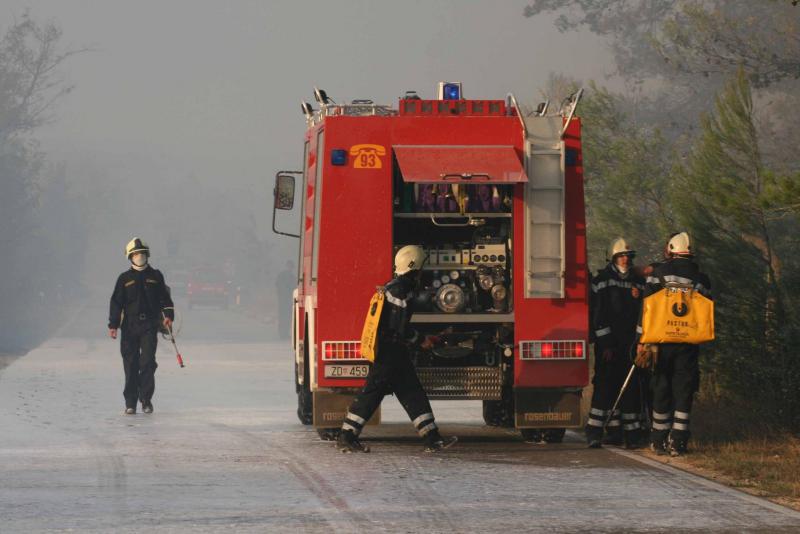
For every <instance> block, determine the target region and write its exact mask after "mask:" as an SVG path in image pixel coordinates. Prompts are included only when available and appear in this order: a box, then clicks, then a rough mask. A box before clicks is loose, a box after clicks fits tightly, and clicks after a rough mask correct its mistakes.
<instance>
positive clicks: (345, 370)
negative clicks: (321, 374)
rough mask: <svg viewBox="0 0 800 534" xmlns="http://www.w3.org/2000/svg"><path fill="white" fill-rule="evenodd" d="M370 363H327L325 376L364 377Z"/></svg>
mask: <svg viewBox="0 0 800 534" xmlns="http://www.w3.org/2000/svg"><path fill="white" fill-rule="evenodd" d="M367 373H369V365H366V364H362V365H326V366H325V378H364V377H366V376H367Z"/></svg>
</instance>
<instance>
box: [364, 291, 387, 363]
mask: <svg viewBox="0 0 800 534" xmlns="http://www.w3.org/2000/svg"><path fill="white" fill-rule="evenodd" d="M383 301H384V296H383V288H382V287H379V288H378V290H377V291H375V294H374V295H373V296H372V299H370V301H369V309H368V310H367V318H366V319H365V320H364V329H363V330H362V331H361V357H362V358H366V359H367V360H369V361H371V362H374V361H375V352H376V351H377V346H376V345H377V343H378V324H379V323H380V322H381V312H382V311H383Z"/></svg>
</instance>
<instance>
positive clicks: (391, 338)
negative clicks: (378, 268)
mask: <svg viewBox="0 0 800 534" xmlns="http://www.w3.org/2000/svg"><path fill="white" fill-rule="evenodd" d="M411 276H414V275H413V274H411V275H410V276H408V275H406V276H398V277H396V278H393V279H392V280H391V281H389V282H388V283H387V284H386V285H385V286H384V299H385V300H384V303H383V311H382V312H381V319H380V322H379V323H378V340H379V343H380V342H384V343H385V342H388V343H395V344H397V343H400V344H405V345H410V344H413V343H416V342H417V341H418V339H419V335H418V333H417V331H416V330H414V329H413V328H412V327H411V325H410V323H411V315H413V313H414V310H413V301H414V288H415V286H416V283H415V282H414V279H413V278H412V277H411ZM379 346H380V345H379Z"/></svg>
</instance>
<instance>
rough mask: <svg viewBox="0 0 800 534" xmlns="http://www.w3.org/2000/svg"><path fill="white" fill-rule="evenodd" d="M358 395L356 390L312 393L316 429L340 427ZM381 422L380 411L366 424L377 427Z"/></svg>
mask: <svg viewBox="0 0 800 534" xmlns="http://www.w3.org/2000/svg"><path fill="white" fill-rule="evenodd" d="M357 393H358V390H357V389H353V390H344V391H342V390H337V391H325V390H319V391H315V392H314V420H313V424H314V426H315V427H316V428H338V427H341V426H342V422H343V421H344V417H345V415H347V410H348V408H350V404H351V403H352V402H353V399H354V398H355V397H356V394H357ZM380 422H381V409H380V408H378V409H377V410H376V411H375V414H374V415H373V416H372V418H371V419H370V420H369V421H368V422H367V424H368V425H378V424H380Z"/></svg>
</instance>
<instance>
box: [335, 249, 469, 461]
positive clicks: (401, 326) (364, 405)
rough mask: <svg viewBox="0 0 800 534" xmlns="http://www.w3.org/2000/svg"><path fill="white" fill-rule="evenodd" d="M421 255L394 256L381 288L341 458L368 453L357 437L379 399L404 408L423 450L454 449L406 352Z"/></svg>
mask: <svg viewBox="0 0 800 534" xmlns="http://www.w3.org/2000/svg"><path fill="white" fill-rule="evenodd" d="M424 262H425V254H424V252H423V250H422V249H421V248H420V247H418V246H415V245H408V246H405V247H403V248H401V249H400V250H399V251H398V252H397V255H396V256H395V260H394V264H395V275H396V276H395V278H393V279H392V280H391V281H389V283H387V284H386V286H385V287H384V299H385V300H384V304H383V311H382V313H381V318H380V320H379V323H378V334H377V339H378V342H377V354H376V356H375V362H374V363H373V365H372V368H371V369H370V371H369V374H368V375H367V383H366V384H365V385H364V388H363V389H362V390H361V392H360V393H359V394H358V396H356V398H355V399H354V400H353V403H352V404H351V405H350V409H349V410H348V413H347V416H346V417H345V420H344V423H343V424H342V431H341V433H340V434H339V437H338V439H337V443H336V446H337V448H338V449H339V450H341V451H342V452H353V451H360V452H369V448H368V447H367V446H365V445H364V444H362V443H361V442H360V441H359V439H358V436H359V434H361V430H362V429H363V428H364V425H366V424H367V421H369V419H370V417H372V414H373V413H375V410H377V409H378V406H380V404H381V401H382V400H383V397H384V396H386V395H387V394H391V393H394V394H395V395H397V398H398V400H399V401H400V403H401V404H402V405H403V408H404V409H405V411H406V413H407V414H408V416H409V418H410V419H411V421H412V422H413V424H414V427H415V428H416V430H417V432H418V433H419V435H420V436H421V437H422V438H423V440H424V442H425V450H426V451H428V452H437V451H440V450H442V449H446V448H447V447H449V446H451V445H453V444H454V443H455V442H456V441H457V438H456V437H455V436H453V437H450V438H447V439H445V438H442V436H441V435H440V434H439V429H438V427H437V426H436V423H435V422H434V417H433V410H432V409H431V404H430V402H429V401H428V395H427V394H426V393H425V390H424V389H423V388H422V385H421V384H420V381H419V378H418V377H417V373H416V370H415V369H414V364H413V363H412V362H411V357H410V355H409V350H410V349H411V348H412V347H415V346H417V342H418V340H419V335H418V333H417V332H416V331H414V330H413V329H412V328H411V327H410V325H409V323H410V321H411V315H412V314H413V310H412V309H411V306H412V302H413V298H414V292H415V290H416V288H417V286H418V285H419V281H420V275H421V269H422V264H423V263H424ZM432 345H433V340H432V339H431V338H427V337H426V338H425V339H424V340H423V341H422V343H421V344H419V347H420V348H422V349H429V348H431V346H432Z"/></svg>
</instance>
